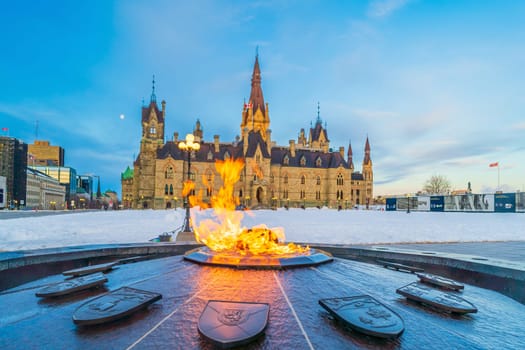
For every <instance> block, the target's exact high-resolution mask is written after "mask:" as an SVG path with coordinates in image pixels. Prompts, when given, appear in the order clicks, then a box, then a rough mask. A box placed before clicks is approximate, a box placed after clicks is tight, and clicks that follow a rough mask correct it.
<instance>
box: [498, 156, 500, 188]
mask: <svg viewBox="0 0 525 350" xmlns="http://www.w3.org/2000/svg"><path fill="white" fill-rule="evenodd" d="M499 189H500V188H499V162H498V191H499Z"/></svg>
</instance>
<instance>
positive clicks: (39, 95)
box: [0, 0, 525, 195]
mask: <svg viewBox="0 0 525 350" xmlns="http://www.w3.org/2000/svg"><path fill="white" fill-rule="evenodd" d="M0 32H1V33H3V34H2V41H1V43H2V46H3V48H2V54H0V81H1V82H2V84H0V127H2V128H4V127H8V128H9V135H10V136H14V137H17V138H20V139H22V140H24V141H25V142H27V143H32V142H33V141H34V139H35V123H36V121H37V120H38V125H39V128H38V139H43V140H49V141H50V142H51V143H52V144H53V145H60V146H62V147H63V148H65V150H66V165H68V166H72V167H74V168H75V169H77V172H78V173H80V174H84V173H93V174H96V175H100V176H101V181H102V189H103V190H105V189H108V188H109V189H113V190H116V191H118V192H119V193H120V173H121V172H122V171H124V170H125V168H126V167H127V166H128V165H131V164H132V160H133V156H134V155H136V154H137V153H138V151H139V141H140V136H141V126H140V116H141V114H140V113H141V105H142V99H143V98H144V100H145V101H146V102H148V101H149V98H150V94H151V80H152V75H153V74H155V76H156V95H157V99H158V100H159V101H160V100H162V99H164V100H166V102H167V104H166V110H167V112H166V114H167V118H166V119H167V120H166V135H172V133H173V132H174V131H178V132H179V133H180V134H181V135H185V134H186V133H188V132H191V130H192V129H193V126H194V124H195V121H196V120H197V118H199V119H200V121H201V123H202V126H203V129H204V138H205V140H207V141H211V140H212V139H213V135H214V134H219V135H220V136H221V141H233V140H234V138H235V136H236V135H238V134H239V133H240V131H239V124H240V121H241V109H242V105H243V101H244V98H248V97H249V94H250V77H251V71H252V68H253V62H254V56H255V50H256V47H257V46H258V47H259V60H260V65H261V70H262V87H263V92H264V97H265V100H266V102H268V103H269V110H270V118H271V126H270V127H271V129H272V138H273V139H274V140H275V141H277V143H278V144H281V145H286V144H287V143H288V140H289V139H292V138H293V139H296V138H297V135H298V132H299V130H300V129H301V128H305V129H306V128H308V127H309V126H310V122H311V121H314V120H315V118H316V116H317V102H318V101H319V102H320V106H321V118H322V120H323V121H325V122H326V123H327V129H328V136H329V139H330V141H331V146H332V147H333V148H334V149H337V148H338V147H339V146H344V147H345V150H346V148H347V147H348V143H349V141H351V143H352V148H353V151H354V163H355V165H356V167H358V168H359V169H360V167H361V161H362V159H363V148H364V144H365V140H366V137H367V135H368V137H369V139H370V144H371V148H372V153H371V156H372V161H373V163H374V176H375V195H381V194H403V193H407V192H410V193H414V192H417V191H418V190H420V189H421V188H422V186H423V184H424V182H425V180H427V179H428V178H429V177H430V176H432V175H435V174H439V175H444V176H446V177H447V178H448V179H449V180H450V181H451V183H452V186H453V188H455V189H462V188H466V187H467V183H468V182H469V181H470V182H471V183H472V188H473V190H474V191H475V192H490V191H493V190H495V188H496V186H497V181H498V170H497V169H496V168H489V166H488V165H489V163H492V162H499V164H500V169H499V171H500V182H501V187H502V188H503V189H504V190H507V191H515V190H518V189H519V190H522V191H523V190H525V137H524V136H525V112H524V110H525V95H524V91H525V79H524V77H525V75H524V74H523V67H525V44H524V41H523V38H524V37H525V2H522V1H423V0H420V1H417V0H414V1H410V0H371V1H364V0H355V1H350V0H348V1H313V0H312V1H308V0H304V1H293V0H289V1H286V0H283V1H277V0H276V1H252V2H248V1H187V2H186V1H134V0H130V1H109V0H100V1H51V2H48V1H25V0H22V1H15V2H8V3H6V4H4V5H3V6H2V11H1V13H0ZM121 114H124V115H125V118H124V119H120V118H119V116H120V115H121ZM3 134H5V133H3Z"/></svg>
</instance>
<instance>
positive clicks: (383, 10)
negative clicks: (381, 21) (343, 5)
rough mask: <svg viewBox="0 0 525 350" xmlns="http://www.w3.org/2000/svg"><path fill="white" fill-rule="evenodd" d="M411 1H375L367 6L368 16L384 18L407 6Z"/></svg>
mask: <svg viewBox="0 0 525 350" xmlns="http://www.w3.org/2000/svg"><path fill="white" fill-rule="evenodd" d="M409 2H411V0H375V1H372V2H371V3H370V5H369V6H368V16H369V17H374V18H384V17H387V16H389V15H391V14H392V13H393V12H395V11H397V10H399V9H400V8H402V7H403V6H405V5H407V4H408V3H409Z"/></svg>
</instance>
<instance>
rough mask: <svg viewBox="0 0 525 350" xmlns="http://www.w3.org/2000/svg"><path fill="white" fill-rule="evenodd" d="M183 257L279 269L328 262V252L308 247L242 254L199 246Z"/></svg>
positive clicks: (231, 264) (203, 261)
mask: <svg viewBox="0 0 525 350" xmlns="http://www.w3.org/2000/svg"><path fill="white" fill-rule="evenodd" d="M184 259H186V260H188V261H192V262H195V263H198V264H203V265H218V266H228V267H235V268H257V269H281V268H293V267H304V266H315V265H320V264H324V263H327V262H330V261H332V260H333V257H332V255H331V254H330V253H328V252H325V251H323V250H320V249H313V248H309V249H308V250H306V251H305V252H299V253H289V254H279V255H275V254H268V255H242V254H239V253H237V252H215V251H213V250H211V249H209V248H208V247H200V248H196V249H193V250H190V251H188V252H187V253H186V254H184Z"/></svg>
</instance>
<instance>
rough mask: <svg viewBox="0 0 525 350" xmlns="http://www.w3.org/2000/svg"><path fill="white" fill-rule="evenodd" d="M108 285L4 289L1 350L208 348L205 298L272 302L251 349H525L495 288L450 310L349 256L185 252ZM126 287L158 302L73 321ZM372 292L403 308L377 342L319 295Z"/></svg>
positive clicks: (511, 309) (520, 311) (476, 292)
mask: <svg viewBox="0 0 525 350" xmlns="http://www.w3.org/2000/svg"><path fill="white" fill-rule="evenodd" d="M106 276H107V277H108V282H107V283H106V289H102V290H90V291H85V292H79V293H77V294H74V295H71V296H66V297H62V298H55V299H41V298H37V297H36V296H35V292H36V291H37V290H38V289H40V288H41V287H42V286H43V285H45V284H48V283H52V282H58V281H62V280H63V279H64V276H62V275H59V274H56V275H52V276H49V277H46V278H42V279H39V280H36V281H33V282H31V283H26V284H24V285H21V286H18V287H17V288H15V289H11V290H8V291H4V292H2V293H0V305H2V312H1V313H0V348H1V349H20V348H24V349H102V348H111V349H211V348H212V346H211V345H210V343H208V342H207V341H206V340H205V339H203V337H202V336H200V335H199V333H198V329H197V324H198V320H199V317H200V315H201V313H202V311H203V310H204V308H205V306H206V304H207V302H208V301H209V300H231V301H246V302H256V303H269V304H270V317H269V322H268V327H267V329H266V332H265V335H264V336H263V337H261V338H259V339H258V340H256V341H255V342H254V343H252V344H251V345H249V346H246V347H245V348H249V349H383V348H387V349H394V348H396V349H452V348H453V349H523V348H525V337H523V328H524V327H525V305H523V304H520V303H519V302H517V301H514V300H512V299H510V298H508V297H505V296H503V295H502V294H499V293H497V292H494V291H490V290H486V289H482V288H478V287H474V286H472V285H465V290H464V292H462V293H459V295H461V296H462V297H463V298H465V299H467V300H468V301H470V302H471V303H473V304H474V305H475V306H476V307H477V308H478V313H476V314H468V315H463V316H459V315H451V314H448V313H443V312H439V311H436V310H434V309H430V308H427V307H423V306H421V305H420V304H417V303H414V302H410V301H407V299H406V298H404V297H402V296H400V295H398V294H396V292H395V291H396V289H397V288H399V287H401V286H404V285H406V284H409V283H411V282H414V281H417V280H418V278H417V276H416V275H414V274H409V273H403V272H398V271H393V270H390V269H385V268H383V267H381V266H379V265H373V264H366V263H362V262H356V261H351V260H342V259H334V262H332V263H328V264H325V265H320V266H317V267H310V268H298V269H290V270H282V271H273V270H235V269H230V268H222V267H212V266H201V265H197V264H194V263H191V262H188V261H184V260H183V258H182V256H174V257H169V258H162V259H156V260H147V261H141V262H137V263H130V264H126V265H121V266H118V267H117V268H115V269H114V270H112V271H111V272H109V273H108V274H106ZM123 286H130V287H132V288H138V289H143V290H147V291H152V292H158V293H161V294H162V299H161V300H159V301H157V302H155V303H154V304H152V305H150V306H149V308H148V309H147V310H145V311H140V312H138V313H136V314H134V315H132V316H129V317H127V318H125V319H122V320H120V321H116V322H113V323H109V324H106V325H100V326H93V327H79V326H76V325H75V324H73V321H72V315H73V313H74V311H75V310H76V309H77V308H78V307H79V306H80V305H82V304H83V303H84V302H86V301H87V300H88V299H90V298H92V297H96V296H100V295H101V294H102V293H104V292H105V291H108V290H116V289H118V288H120V287H123ZM362 294H369V295H371V296H372V297H374V298H376V299H378V300H380V301H382V302H383V303H384V304H385V305H386V306H387V307H389V308H390V309H392V310H393V311H394V312H396V313H397V314H399V315H400V316H401V317H402V318H403V320H404V323H405V331H404V332H403V333H402V334H401V336H400V337H399V338H397V339H393V340H381V339H375V338H373V337H369V336H364V335H361V334H358V333H356V332H354V331H351V330H349V329H345V328H343V327H342V326H341V325H340V324H338V323H337V322H336V321H335V320H334V319H333V317H332V316H330V314H329V313H328V312H327V311H325V310H324V309H323V308H322V307H321V306H320V305H319V304H318V300H319V299H322V298H334V297H342V296H351V295H362Z"/></svg>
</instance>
